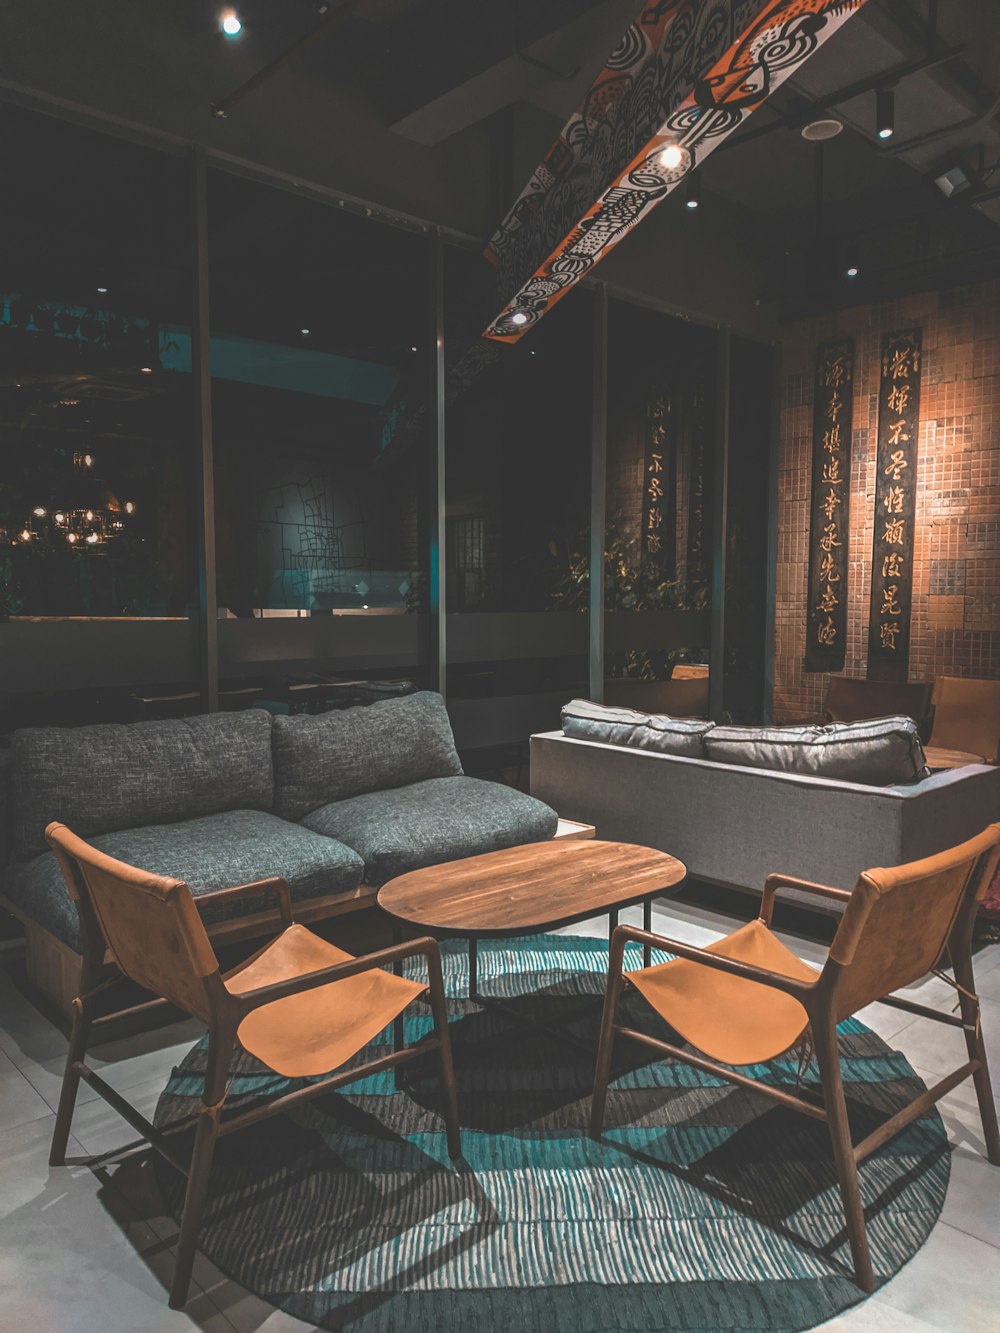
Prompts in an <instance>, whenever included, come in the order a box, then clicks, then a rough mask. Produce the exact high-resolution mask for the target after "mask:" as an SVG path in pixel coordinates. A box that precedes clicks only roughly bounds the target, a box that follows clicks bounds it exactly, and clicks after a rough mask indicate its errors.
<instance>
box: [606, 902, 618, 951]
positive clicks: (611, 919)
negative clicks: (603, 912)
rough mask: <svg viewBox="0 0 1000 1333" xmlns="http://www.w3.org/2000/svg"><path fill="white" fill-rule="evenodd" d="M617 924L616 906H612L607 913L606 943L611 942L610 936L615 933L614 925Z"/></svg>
mask: <svg viewBox="0 0 1000 1333" xmlns="http://www.w3.org/2000/svg"><path fill="white" fill-rule="evenodd" d="M617 925H618V908H617V907H614V908H612V910H611V911H610V912H609V913H608V945H609V946H610V944H611V936H612V935H613V934H614V933H615V927H616V926H617Z"/></svg>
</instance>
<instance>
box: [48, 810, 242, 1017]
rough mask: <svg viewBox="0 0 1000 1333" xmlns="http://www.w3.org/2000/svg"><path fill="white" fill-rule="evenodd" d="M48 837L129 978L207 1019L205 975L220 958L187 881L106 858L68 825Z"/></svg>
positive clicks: (216, 968) (75, 892) (72, 887)
mask: <svg viewBox="0 0 1000 1333" xmlns="http://www.w3.org/2000/svg"><path fill="white" fill-rule="evenodd" d="M45 837H46V839H47V841H48V843H49V846H50V847H51V848H52V850H53V852H54V853H55V855H56V859H57V860H58V862H59V865H60V867H61V869H62V872H63V877H64V878H65V880H66V884H67V887H68V888H69V891H70V893H71V894H72V896H73V898H74V899H75V900H76V901H77V905H78V907H79V908H80V910H81V915H82V914H83V913H84V912H85V911H87V910H88V909H89V911H90V912H91V913H92V915H93V918H94V920H95V921H96V923H97V925H98V926H99V928H100V930H101V932H102V934H103V936H104V939H105V941H106V943H107V946H108V949H109V950H110V952H111V955H112V957H113V958H114V960H115V963H116V964H117V965H118V967H119V968H120V969H121V971H122V972H123V973H124V975H125V976H127V977H130V978H131V979H132V980H133V981H135V982H138V984H139V985H140V986H144V987H145V988H146V989H147V990H150V991H152V992H153V994H154V995H158V996H163V997H165V998H166V999H168V1000H170V1001H171V1002H172V1003H173V1004H176V1005H178V1006H179V1007H180V1008H181V1009H184V1010H185V1011H186V1012H187V1013H189V1014H193V1015H195V1017H197V1018H201V1019H203V1020H205V1021H206V1022H207V1021H208V1019H209V1016H210V1014H209V1011H210V1008H211V1001H210V991H209V988H208V985H207V984H206V979H207V978H209V977H211V976H213V975H215V974H217V973H218V971H219V963H218V959H217V958H216V956H215V952H214V950H213V949H212V946H211V944H210V943H209V939H208V935H207V933H206V931H205V927H204V926H203V924H202V922H201V918H200V917H199V915H198V910H197V908H196V907H195V905H194V900H193V899H192V897H191V891H190V889H189V888H188V887H187V885H186V884H184V883H182V882H181V881H180V880H176V879H168V878H166V877H165V876H163V875H152V874H149V873H148V872H146V871H143V870H137V869H135V867H134V866H130V865H126V864H125V862H124V861H116V860H115V859H114V857H111V856H105V855H104V853H103V852H99V851H98V850H97V849H96V848H95V847H91V846H90V844H89V843H86V842H84V841H83V839H82V838H78V837H77V836H76V834H75V833H71V832H70V830H69V829H68V828H66V826H65V825H64V824H50V825H49V826H48V828H47V829H46V830H45ZM81 900H82V901H81Z"/></svg>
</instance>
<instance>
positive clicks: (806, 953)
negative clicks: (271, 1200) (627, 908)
mask: <svg viewBox="0 0 1000 1333" xmlns="http://www.w3.org/2000/svg"><path fill="white" fill-rule="evenodd" d="M731 928H732V920H731V918H729V917H727V916H724V915H722V914H721V913H719V912H715V911H708V910H706V909H704V908H699V907H697V906H692V905H690V904H686V903H679V902H671V903H665V904H664V905H663V906H659V905H658V906H657V908H656V909H655V910H654V929H656V930H659V931H661V932H663V933H664V934H673V935H674V936H675V937H676V938H679V939H683V940H688V941H690V942H692V943H701V942H704V941H706V940H709V939H711V938H713V936H715V935H717V934H718V933H720V932H723V931H726V930H729V929H731ZM572 930H573V931H574V932H586V933H593V934H602V933H604V931H605V930H606V918H605V919H604V920H600V919H599V920H597V921H595V922H594V923H593V928H592V930H589V931H588V929H587V927H586V926H574V927H572ZM785 938H786V940H787V942H788V943H789V944H791V946H792V947H793V948H795V949H797V950H798V952H800V954H801V955H802V956H803V957H805V958H807V959H810V960H811V961H819V960H820V959H821V958H822V956H823V949H822V947H821V946H819V945H816V944H812V943H809V942H808V941H804V940H802V939H798V938H792V937H789V936H786V937H785ZM976 972H977V981H978V984H979V989H980V993H981V995H982V997H983V1011H984V1012H983V1027H984V1030H985V1032H986V1034H987V1040H988V1041H989V1042H990V1043H991V1047H990V1054H991V1057H992V1061H993V1075H994V1087H995V1089H996V1090H997V1091H998V1092H1000V1077H998V1076H1000V946H991V947H990V948H988V949H986V950H984V951H982V952H980V953H979V955H978V956H977V959H976ZM912 995H913V997H914V998H919V999H920V1000H921V1001H922V1002H923V1003H927V1004H930V1005H933V1006H941V1007H951V1006H952V1005H953V1003H954V992H953V991H952V990H951V989H950V988H949V987H948V986H947V985H946V984H945V983H943V982H941V981H939V980H936V979H934V978H931V979H929V980H927V981H925V982H924V983H923V984H922V985H920V986H919V987H916V988H914V991H913V992H912ZM862 1018H863V1019H864V1021H865V1022H867V1023H868V1024H869V1026H870V1027H872V1028H874V1029H875V1030H876V1031H878V1032H879V1033H880V1034H881V1035H882V1036H883V1037H884V1038H885V1039H886V1041H888V1042H889V1043H890V1045H892V1046H895V1047H898V1048H899V1049H901V1050H902V1051H904V1052H905V1053H906V1055H907V1057H908V1058H909V1060H910V1063H911V1064H912V1065H913V1066H914V1067H915V1068H916V1069H917V1070H918V1071H919V1072H920V1074H921V1075H922V1076H923V1077H924V1078H925V1079H926V1080H927V1081H928V1082H930V1081H931V1079H932V1078H933V1076H934V1074H935V1073H936V1072H938V1071H946V1070H948V1069H949V1068H954V1066H955V1065H956V1064H957V1063H958V1062H959V1059H960V1058H961V1056H962V1050H963V1043H962V1038H961V1034H960V1033H959V1032H958V1031H955V1030H952V1029H948V1028H944V1027H940V1026H938V1025H936V1024H933V1023H930V1022H929V1021H928V1020H925V1019H920V1018H913V1017H911V1016H909V1015H907V1014H905V1013H902V1012H900V1011H898V1010H892V1009H886V1008H878V1007H876V1008H874V1009H873V1010H872V1011H868V1012H865V1013H863V1014H862ZM198 1032H199V1029H198V1027H197V1025H195V1024H193V1023H179V1024H176V1025H174V1026H173V1027H168V1028H162V1029H160V1030H159V1031H157V1032H154V1033H150V1034H146V1035H144V1036H142V1037H137V1038H134V1039H132V1040H130V1041H127V1042H118V1043H109V1044H107V1045H105V1046H103V1047H100V1048H97V1049H96V1050H95V1051H94V1052H93V1054H92V1057H91V1061H92V1063H93V1064H94V1066H95V1068H101V1067H103V1072H104V1075H105V1077H106V1078H107V1079H108V1080H109V1081H110V1082H112V1083H113V1084H114V1086H115V1087H117V1088H118V1089H119V1090H121V1091H123V1092H127V1093H128V1096H129V1099H130V1100H132V1101H133V1102H135V1104H136V1105H138V1106H139V1108H140V1109H141V1110H143V1111H145V1112H146V1113H147V1114H149V1113H151V1112H152V1110H153V1107H154V1106H155V1104H156V1100H157V1097H158V1096H159V1093H160V1090H161V1089H162V1087H163V1085H164V1083H165V1081H166V1078H167V1076H168V1074H169V1071H170V1069H171V1067H172V1066H173V1065H174V1064H176V1063H177V1062H178V1061H179V1060H180V1059H181V1058H182V1056H183V1055H184V1053H185V1051H186V1050H187V1049H188V1047H189V1046H190V1045H191V1043H192V1042H193V1041H194V1040H195V1039H196V1037H197V1035H198ZM65 1047H66V1042H65V1038H64V1037H63V1036H62V1034H61V1033H60V1032H59V1030H58V1029H57V1028H56V1027H55V1026H53V1024H52V1023H50V1022H49V1021H48V1020H47V1019H46V1018H45V1017H43V1016H42V1015H41V1014H40V1013H39V1012H38V1010H37V1009H35V1007H34V1006H33V1005H32V1004H31V1003H30V1001H28V1000H27V999H26V998H25V997H24V995H23V994H22V993H21V991H20V990H19V989H18V988H17V987H16V986H15V985H14V984H13V982H12V980H11V977H10V975H9V972H8V970H7V969H5V968H4V967H3V958H2V956H0V1328H3V1329H25V1330H28V1329H30V1330H32V1333H160V1330H163V1331H164V1333H167V1331H168V1330H174V1329H184V1328H198V1329H202V1330H205V1333H229V1331H230V1330H233V1329H236V1330H240V1333H257V1331H258V1330H260V1331H261V1333H290V1331H291V1330H293V1329H297V1330H304V1329H306V1328H307V1327H308V1326H307V1325H306V1324H303V1323H302V1322H301V1321H299V1320H296V1319H292V1318H290V1317H289V1316H287V1315H285V1314H283V1313H281V1312H280V1311H276V1310H274V1309H272V1307H270V1306H268V1305H265V1304H264V1303H262V1302H261V1301H259V1300H257V1299H256V1297H254V1296H251V1295H250V1294H248V1293H247V1292H246V1291H244V1290H243V1289H242V1288H240V1287H238V1286H237V1285H236V1284H235V1283H233V1282H230V1281H229V1280H228V1279H227V1278H225V1277H223V1276H222V1274H220V1273H219V1272H218V1270H217V1269H215V1268H214V1266H213V1265H212V1264H211V1263H209V1262H208V1261H207V1260H205V1259H203V1258H201V1257H199V1259H198V1261H197V1264H196V1267H195V1281H194V1283H193V1285H192V1295H191V1300H190V1303H189V1305H188V1307H187V1309H186V1310H184V1311H183V1312H175V1311H172V1310H170V1309H168V1307H167V1305H166V1293H165V1287H166V1283H167V1280H168V1276H169V1273H170V1270H171V1266H172V1263H173V1256H172V1249H173V1244H174V1240H175V1238H176V1226H175V1225H174V1223H173V1221H172V1220H170V1219H169V1218H166V1217H164V1216H163V1215H162V1214H161V1212H160V1204H159V1199H158V1196H157V1192H156V1190H155V1188H154V1187H153V1185H152V1183H151V1180H150V1176H151V1172H150V1169H149V1167H148V1164H146V1162H145V1161H144V1159H143V1158H142V1157H141V1156H140V1157H133V1158H131V1159H129V1160H128V1161H127V1162H126V1163H124V1164H123V1165H121V1166H113V1165H112V1166H107V1167H102V1168H97V1169H94V1170H92V1169H91V1168H89V1167H87V1166H85V1165H76V1166H69V1167H66V1168H59V1169H54V1170H51V1169H50V1168H49V1166H48V1164H47V1162H48V1144H49V1138H50V1136H51V1132H52V1125H53V1120H54V1108H55V1106H56V1102H57V1098H58V1091H59V1081H60V1073H61V1069H62V1060H63V1056H64V1052H65ZM940 1107H941V1112H942V1115H943V1117H944V1121H945V1124H946V1125H947V1128H948V1133H949V1136H950V1138H951V1141H952V1143H953V1145H954V1153H953V1159H952V1170H951V1184H950V1186H949V1190H948V1197H947V1200H946V1203H945V1207H944V1211H943V1213H942V1216H941V1219H940V1221H939V1222H938V1224H937V1226H936V1227H935V1229H934V1231H933V1233H932V1235H931V1237H930V1239H929V1241H928V1242H927V1244H926V1245H925V1246H924V1248H923V1249H922V1250H921V1251H920V1252H919V1253H918V1254H917V1255H916V1257H915V1258H914V1259H913V1260H912V1261H911V1262H910V1263H909V1264H908V1265H907V1266H906V1268H904V1269H903V1271H902V1272H901V1273H900V1274H899V1275H898V1276H897V1277H896V1278H895V1279H894V1280H893V1281H892V1282H890V1283H889V1284H888V1285H887V1286H885V1287H884V1288H883V1289H882V1290H881V1291H880V1292H879V1293H878V1295H877V1296H875V1297H873V1298H872V1299H871V1300H869V1301H867V1302H865V1303H863V1304H862V1305H860V1306H858V1307H856V1308H855V1309H854V1310H852V1311H849V1312H848V1313H847V1314H845V1315H843V1316H841V1317H839V1318H837V1319H835V1320H833V1321H832V1322H831V1323H828V1324H826V1325H825V1326H824V1327H825V1328H826V1329H828V1330H831V1333H833V1331H834V1330H836V1333H841V1330H848V1329H850V1330H877V1333H911V1331H912V1333H918V1331H919V1330H925V1331H926V1330H929V1329H938V1330H946V1331H947V1333H981V1331H983V1333H985V1331H986V1330H1000V1172H998V1171H997V1169H996V1168H994V1167H991V1166H989V1164H988V1163H987V1162H986V1161H985V1159H984V1158H983V1156H982V1153H981V1149H982V1130H981V1127H980V1124H979V1116H978V1111H977V1109H976V1102H975V1095H974V1093H973V1090H972V1086H971V1084H963V1085H961V1086H960V1087H959V1088H957V1089H956V1090H955V1091H954V1092H953V1093H951V1094H950V1095H949V1096H948V1097H946V1098H945V1099H944V1100H943V1102H941V1103H940ZM131 1137H132V1135H131V1132H130V1131H129V1129H128V1127H127V1126H125V1125H123V1123H122V1122H121V1121H120V1120H119V1119H118V1117H117V1116H116V1115H115V1113H114V1112H113V1111H112V1110H111V1109H110V1107H108V1106H107V1105H106V1104H105V1103H104V1102H103V1101H102V1100H101V1099H100V1098H97V1097H96V1096H95V1095H94V1094H93V1093H92V1092H91V1091H90V1090H89V1089H86V1088H84V1089H83V1091H82V1094H81V1102H80V1104H79V1105H78V1109H77V1114H76V1117H75V1119H74V1122H73V1139H72V1141H71V1144H70V1153H71V1155H75V1156H76V1157H79V1158H82V1157H84V1156H86V1155H88V1154H98V1153H102V1152H106V1151H110V1150H111V1149H112V1148H115V1147H117V1146H119V1145H121V1144H122V1143H124V1142H127V1141H128V1140H129V1139H130V1138H131Z"/></svg>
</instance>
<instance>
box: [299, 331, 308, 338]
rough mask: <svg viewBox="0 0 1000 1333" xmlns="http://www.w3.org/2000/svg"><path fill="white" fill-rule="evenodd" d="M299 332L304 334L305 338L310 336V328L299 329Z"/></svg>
mask: <svg viewBox="0 0 1000 1333" xmlns="http://www.w3.org/2000/svg"><path fill="white" fill-rule="evenodd" d="M299 333H301V334H302V336H303V338H308V337H309V330H308V329H299Z"/></svg>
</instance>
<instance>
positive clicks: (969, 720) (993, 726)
mask: <svg viewBox="0 0 1000 1333" xmlns="http://www.w3.org/2000/svg"><path fill="white" fill-rule="evenodd" d="M931 745H933V746H937V747H940V748H941V749H944V750H959V751H962V752H964V753H966V754H969V755H974V756H975V757H976V759H978V760H980V761H981V762H982V763H986V764H995V763H997V762H998V760H1000V680H966V679H964V678H963V677H960V676H939V677H938V678H937V680H936V681H935V683H934V731H933V733H932V735H931ZM969 762H972V761H971V760H970V761H969Z"/></svg>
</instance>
